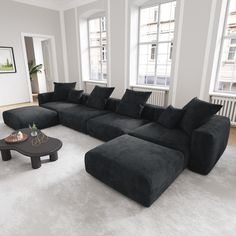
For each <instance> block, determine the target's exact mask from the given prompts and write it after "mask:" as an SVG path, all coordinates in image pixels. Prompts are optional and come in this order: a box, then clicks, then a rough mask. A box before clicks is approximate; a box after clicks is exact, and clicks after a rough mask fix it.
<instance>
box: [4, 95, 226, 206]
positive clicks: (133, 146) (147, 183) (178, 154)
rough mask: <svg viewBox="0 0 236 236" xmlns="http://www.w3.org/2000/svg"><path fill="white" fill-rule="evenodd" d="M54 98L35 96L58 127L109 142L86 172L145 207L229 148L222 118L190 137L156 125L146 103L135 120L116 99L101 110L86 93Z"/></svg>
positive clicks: (89, 158) (156, 111)
mask: <svg viewBox="0 0 236 236" xmlns="http://www.w3.org/2000/svg"><path fill="white" fill-rule="evenodd" d="M53 94H54V93H53V92H51V93H44V94H39V97H38V98H39V106H40V107H43V108H45V109H48V110H51V111H54V112H56V113H57V116H58V121H59V123H60V124H62V125H65V126H67V127H70V128H72V129H75V130H78V131H81V132H83V133H85V134H89V135H91V136H93V137H95V138H98V139H101V140H103V141H108V142H107V143H105V144H102V145H100V146H99V147H96V148H94V149H92V150H90V151H89V152H88V153H86V155H85V169H86V171H87V172H88V173H90V174H91V175H93V176H94V177H96V178H97V179H99V180H101V181H102V182H104V183H105V184H107V185H109V186H111V187H112V188H114V189H116V190H117V191H119V192H121V193H123V194H125V195H126V196H128V197H129V198H131V199H133V200H135V201H137V202H139V203H141V204H142V205H144V206H150V205H151V204H152V203H153V202H154V201H155V200H156V199H157V198H158V197H159V196H160V194H161V193H162V192H164V191H165V189H166V188H167V187H168V186H169V185H170V184H171V183H172V182H173V181H174V180H175V178H176V177H177V176H178V175H179V174H180V173H181V172H182V171H183V170H184V169H185V168H186V167H188V168H189V169H190V170H192V171H194V172H196V173H199V174H203V175H207V174H208V173H209V172H210V171H211V170H212V168H213V167H214V165H215V164H216V162H217V161H218V159H219V158H220V156H221V155H222V153H223V152H224V150H225V148H226V145H227V141H228V136H229V130H230V122H229V119H228V118H226V117H222V116H217V115H215V116H213V117H212V118H211V119H210V120H209V121H208V122H207V123H205V124H204V125H202V126H200V127H199V128H198V129H196V130H194V131H193V133H192V135H191V136H189V135H187V134H186V133H185V132H184V131H182V130H181V129H168V128H165V127H163V126H162V125H160V124H158V123H157V120H158V117H159V116H160V114H161V113H162V112H163V111H164V110H165V109H164V108H162V107H158V106H154V105H149V104H147V105H145V106H144V109H143V111H142V114H141V118H140V119H134V118H131V117H128V116H124V115H120V114H117V113H116V108H117V106H118V104H119V102H120V100H119V99H114V98H110V99H108V101H107V104H106V107H105V109H104V110H97V109H94V108H91V107H88V106H86V101H87V99H88V96H89V95H87V94H83V95H82V97H81V99H80V101H79V103H78V104H75V103H69V102H64V101H62V102H54V101H53V100H52V98H53ZM5 123H6V122H5ZM6 124H7V123H6ZM22 128H23V127H22ZM135 150H136V151H135Z"/></svg>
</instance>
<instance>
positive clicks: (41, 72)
mask: <svg viewBox="0 0 236 236" xmlns="http://www.w3.org/2000/svg"><path fill="white" fill-rule="evenodd" d="M22 40H23V49H24V51H25V52H24V55H25V64H26V69H27V70H26V71H27V75H28V76H27V77H28V85H29V93H30V101H31V102H32V101H37V97H38V94H39V93H46V92H51V91H53V88H54V85H53V82H54V81H58V73H57V64H56V54H55V41H54V38H53V37H51V36H42V35H31V34H24V35H22Z"/></svg>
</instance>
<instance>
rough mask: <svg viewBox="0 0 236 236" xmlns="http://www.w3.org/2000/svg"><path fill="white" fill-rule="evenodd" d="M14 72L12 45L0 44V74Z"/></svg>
mask: <svg viewBox="0 0 236 236" xmlns="http://www.w3.org/2000/svg"><path fill="white" fill-rule="evenodd" d="M6 73H16V63H15V57H14V51H13V47H5V46H0V74H6Z"/></svg>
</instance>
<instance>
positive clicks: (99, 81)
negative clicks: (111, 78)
mask: <svg viewBox="0 0 236 236" xmlns="http://www.w3.org/2000/svg"><path fill="white" fill-rule="evenodd" d="M83 82H84V83H90V84H107V81H101V80H84V81H83Z"/></svg>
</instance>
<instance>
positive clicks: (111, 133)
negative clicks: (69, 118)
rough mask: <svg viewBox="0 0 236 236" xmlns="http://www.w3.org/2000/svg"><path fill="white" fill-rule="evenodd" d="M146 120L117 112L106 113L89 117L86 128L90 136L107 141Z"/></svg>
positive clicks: (142, 123) (127, 131)
mask: <svg viewBox="0 0 236 236" xmlns="http://www.w3.org/2000/svg"><path fill="white" fill-rule="evenodd" d="M147 122H148V121H147V120H141V119H134V118H132V117H128V116H122V115H119V114H117V113H108V114H106V115H103V116H98V117H95V118H93V119H90V120H89V121H88V123H87V130H88V134H90V135H91V136H93V137H95V138H98V139H101V140H103V141H109V140H111V139H114V138H116V137H118V136H121V135H123V134H127V133H129V132H130V131H132V130H134V129H135V128H137V127H140V126H142V125H144V124H146V123H147Z"/></svg>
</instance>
